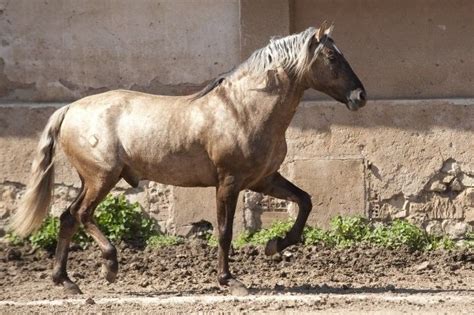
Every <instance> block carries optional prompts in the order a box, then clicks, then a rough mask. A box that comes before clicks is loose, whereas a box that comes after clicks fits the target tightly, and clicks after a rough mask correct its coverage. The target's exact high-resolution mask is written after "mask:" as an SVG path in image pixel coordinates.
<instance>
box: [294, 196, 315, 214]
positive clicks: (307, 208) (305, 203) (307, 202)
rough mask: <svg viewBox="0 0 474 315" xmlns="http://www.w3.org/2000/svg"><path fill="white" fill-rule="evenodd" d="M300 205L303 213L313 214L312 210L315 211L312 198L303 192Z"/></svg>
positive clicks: (299, 199)
mask: <svg viewBox="0 0 474 315" xmlns="http://www.w3.org/2000/svg"><path fill="white" fill-rule="evenodd" d="M298 201H299V202H298V205H299V208H300V210H301V211H304V212H308V213H309V212H311V209H313V202H312V201H311V196H310V195H309V194H308V193H307V192H305V191H303V192H302V193H301V195H300V196H299V198H298Z"/></svg>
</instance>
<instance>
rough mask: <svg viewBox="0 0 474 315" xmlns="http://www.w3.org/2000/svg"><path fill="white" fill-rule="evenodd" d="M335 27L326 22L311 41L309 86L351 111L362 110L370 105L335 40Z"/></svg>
mask: <svg viewBox="0 0 474 315" xmlns="http://www.w3.org/2000/svg"><path fill="white" fill-rule="evenodd" d="M332 30H333V25H331V26H329V27H327V24H326V22H324V23H323V24H322V25H321V27H320V28H319V29H318V30H317V31H316V34H315V35H314V36H312V38H311V39H310V42H309V45H308V49H309V50H310V52H309V53H310V56H311V63H310V70H309V71H308V72H307V74H306V78H305V79H306V82H307V85H308V86H309V87H311V88H313V89H315V90H318V91H320V92H323V93H325V94H327V95H329V96H331V97H333V98H334V99H335V100H337V101H339V102H341V103H344V104H346V106H347V108H348V109H350V110H358V109H359V108H360V107H363V106H364V105H365V102H366V92H365V89H364V86H363V85H362V82H360V80H359V78H358V77H357V75H356V74H355V73H354V71H353V70H352V68H351V66H350V65H349V63H348V62H347V60H346V59H345V58H344V56H343V55H342V53H341V51H340V50H339V49H338V48H337V47H336V45H335V44H334V41H333V40H332V38H331V32H332Z"/></svg>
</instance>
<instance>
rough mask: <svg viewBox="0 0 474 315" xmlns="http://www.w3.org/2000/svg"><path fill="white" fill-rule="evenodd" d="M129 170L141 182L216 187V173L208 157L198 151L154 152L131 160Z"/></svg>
mask: <svg viewBox="0 0 474 315" xmlns="http://www.w3.org/2000/svg"><path fill="white" fill-rule="evenodd" d="M128 164H129V166H130V168H131V169H132V170H133V171H134V172H135V173H136V174H137V175H138V177H139V178H140V179H146V180H152V181H156V182H159V183H162V184H167V185H175V186H185V187H193V186H202V187H206V186H215V185H216V183H217V173H216V169H215V167H214V164H213V163H212V162H211V160H210V159H209V157H208V155H207V154H206V153H205V152H202V151H201V150H189V151H181V152H166V150H163V151H156V152H151V154H150V152H148V154H140V155H138V156H137V157H136V158H133V157H132V159H130V161H129V163H128Z"/></svg>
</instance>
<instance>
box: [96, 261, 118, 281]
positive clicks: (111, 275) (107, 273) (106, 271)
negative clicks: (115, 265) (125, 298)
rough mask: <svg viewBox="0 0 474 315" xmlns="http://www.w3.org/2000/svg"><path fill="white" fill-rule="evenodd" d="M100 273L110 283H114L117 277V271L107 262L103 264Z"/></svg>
mask: <svg viewBox="0 0 474 315" xmlns="http://www.w3.org/2000/svg"><path fill="white" fill-rule="evenodd" d="M100 273H101V274H102V276H103V277H104V278H105V280H107V282H108V283H114V282H115V280H116V279H117V273H116V272H113V271H112V270H110V268H109V267H108V266H107V265H106V264H103V265H102V269H101V272H100Z"/></svg>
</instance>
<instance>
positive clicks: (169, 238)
mask: <svg viewBox="0 0 474 315" xmlns="http://www.w3.org/2000/svg"><path fill="white" fill-rule="evenodd" d="M183 243H184V239H183V238H182V237H179V236H173V235H166V234H157V235H153V236H151V237H150V238H149V239H148V240H147V241H146V244H147V246H150V247H153V248H162V247H168V246H175V245H179V244H183Z"/></svg>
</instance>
